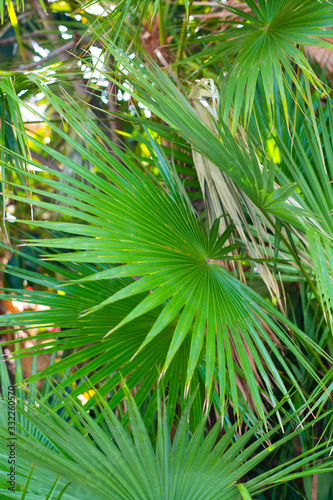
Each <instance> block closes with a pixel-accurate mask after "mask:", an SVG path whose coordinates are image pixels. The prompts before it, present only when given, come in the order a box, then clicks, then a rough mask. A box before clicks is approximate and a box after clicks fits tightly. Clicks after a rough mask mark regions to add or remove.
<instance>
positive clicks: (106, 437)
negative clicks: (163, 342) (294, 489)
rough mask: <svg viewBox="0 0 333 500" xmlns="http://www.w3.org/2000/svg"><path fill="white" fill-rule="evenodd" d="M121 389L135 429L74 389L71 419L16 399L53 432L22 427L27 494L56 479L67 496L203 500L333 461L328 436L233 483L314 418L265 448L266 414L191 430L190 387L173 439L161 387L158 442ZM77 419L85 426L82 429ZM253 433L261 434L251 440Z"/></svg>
mask: <svg viewBox="0 0 333 500" xmlns="http://www.w3.org/2000/svg"><path fill="white" fill-rule="evenodd" d="M124 391H125V395H126V402H127V405H128V411H129V418H130V420H129V421H130V425H131V431H130V432H129V431H128V429H127V428H126V427H124V426H123V425H121V423H120V422H119V420H118V419H117V417H116V415H115V413H114V412H113V411H112V410H110V408H109V406H108V405H107V404H106V403H105V401H104V400H103V399H102V398H100V399H99V405H100V409H101V411H102V414H103V417H104V421H105V423H106V424H107V427H105V428H104V429H102V427H101V425H99V424H97V423H96V421H95V420H94V418H93V417H92V416H91V415H89V413H87V412H85V411H84V410H83V409H82V407H81V405H80V404H79V403H77V402H76V401H75V400H74V399H73V398H72V397H70V396H67V397H66V398H65V401H64V405H65V406H68V407H70V408H71V411H72V412H74V415H73V419H72V421H71V422H66V421H65V420H64V419H62V418H61V417H59V415H58V414H57V413H56V412H55V411H54V410H53V409H52V408H50V407H49V405H47V404H43V403H41V402H40V401H38V403H39V405H38V406H36V405H28V406H27V405H26V404H25V403H24V401H22V402H18V405H17V411H18V413H24V414H25V415H26V419H27V421H28V422H29V423H30V424H31V425H33V426H37V427H38V429H39V430H40V432H41V433H42V434H44V435H45V436H47V437H48V443H45V444H41V443H40V442H39V441H38V440H37V439H36V438H35V437H34V436H33V435H31V434H30V433H29V431H26V432H19V433H17V441H16V449H17V456H18V460H19V467H18V473H17V482H18V485H22V486H23V484H28V485H29V488H28V492H26V494H25V497H24V498H25V500H32V499H33V500H39V499H40V500H45V498H49V497H47V494H49V490H50V487H51V485H53V487H52V489H51V491H52V490H54V491H55V494H56V495H57V494H58V495H59V496H58V498H62V499H63V500H69V499H71V500H75V499H80V500H85V499H88V498H94V499H96V500H103V499H105V500H106V499H107V500H113V499H125V500H133V499H134V498H135V499H136V500H139V499H142V500H147V499H151V500H171V499H173V500H175V499H176V498H182V499H184V500H187V499H188V500H190V499H191V500H201V499H202V498H203V497H204V498H205V499H207V500H218V499H221V500H240V499H241V498H242V497H243V498H244V494H245V492H247V494H248V495H253V496H254V495H256V494H258V493H260V492H262V491H264V490H266V489H267V488H269V487H271V486H272V485H274V484H279V483H280V482H284V481H288V479H289V478H291V477H305V476H308V475H311V474H314V473H319V472H326V471H328V470H329V467H330V465H331V463H332V460H331V459H328V458H327V449H326V446H327V443H320V444H318V445H317V446H316V448H315V449H310V450H308V452H307V453H305V454H303V455H301V456H300V457H297V458H296V459H293V460H290V461H288V462H286V463H284V464H283V465H279V466H277V467H273V468H272V469H271V470H270V471H269V473H263V474H259V475H258V476H257V477H256V478H255V479H251V480H247V481H246V482H245V483H244V485H242V484H240V483H239V484H237V485H236V483H238V482H239V481H241V480H242V478H243V477H244V476H245V475H246V474H248V473H249V472H250V471H251V470H252V469H253V468H254V467H255V466H257V465H258V464H260V463H261V462H263V461H264V460H267V459H268V457H269V456H270V455H271V454H272V452H273V451H274V450H276V449H278V448H279V447H282V446H284V445H285V444H286V443H287V442H288V441H289V440H290V439H292V438H293V437H296V436H299V435H301V433H302V432H304V431H306V429H307V428H308V427H309V426H310V425H311V426H312V425H313V423H312V422H311V423H308V424H306V425H305V426H304V428H303V429H302V427H298V428H297V429H296V430H294V431H293V432H291V433H290V434H289V435H288V436H284V437H282V438H280V439H277V440H275V442H274V444H270V445H269V446H266V447H265V448H263V447H262V445H265V444H266V443H271V439H272V438H273V437H274V435H275V433H276V432H277V431H278V430H279V425H278V426H276V427H273V429H272V430H271V431H270V432H268V433H264V432H263V431H262V425H263V422H262V421H261V422H258V424H256V425H255V426H254V427H253V428H251V429H250V430H248V431H247V432H246V433H245V434H244V435H243V436H242V437H240V438H239V439H238V440H236V441H234V436H235V426H232V427H230V428H229V430H228V431H227V432H226V433H224V435H223V436H222V438H221V439H220V440H219V441H218V442H217V439H218V435H219V431H220V422H217V423H216V424H215V426H214V427H213V428H212V430H211V431H210V432H209V433H208V434H207V435H206V436H205V425H206V419H207V415H205V416H204V417H203V419H202V420H201V422H200V424H199V425H198V427H197V428H196V430H195V432H194V433H193V434H192V435H190V434H189V426H188V418H189V413H190V409H191V405H192V404H193V400H194V397H195V395H194V394H193V395H192V396H191V397H190V399H189V401H188V403H187V405H186V407H185V408H184V411H183V413H182V416H181V419H180V421H179V423H178V426H177V429H176V433H175V436H174V438H173V441H172V442H171V437H170V432H169V424H168V417H167V411H166V410H165V401H164V405H163V407H164V410H162V402H161V398H160V394H159V396H158V401H157V404H156V407H157V411H158V423H157V436H156V442H154V441H152V440H151V439H150V437H149V435H148V433H147V429H146V426H145V423H144V420H143V418H142V415H141V413H140V411H139V409H138V407H137V405H136V404H135V402H134V399H133V397H132V395H131V393H130V391H129V390H128V389H127V387H126V386H125V387H124ZM36 402H37V400H36ZM270 416H272V413H271V414H270ZM323 416H325V415H323ZM294 419H295V415H294V414H292V415H290V416H289V417H288V418H286V419H285V424H287V423H288V422H291V423H292V422H293V421H294ZM79 424H80V426H82V431H79V430H78V429H79V428H80V427H79ZM255 435H256V436H257V439H254V440H253V439H252V438H253V437H254V436H255ZM7 442H8V433H7V429H6V428H5V427H4V426H3V425H1V426H0V443H1V446H3V447H5V446H6V444H7ZM51 443H52V445H51ZM50 445H51V446H50ZM3 449H4V448H3ZM5 460H6V457H5V455H4V454H0V462H1V464H2V465H4V466H5ZM311 460H314V461H318V460H321V464H320V465H317V466H312V467H308V465H309V464H310V463H311ZM32 462H35V463H36V465H35V468H34V469H33V468H32V469H31V463H32ZM301 467H304V470H301ZM305 467H307V468H305ZM0 481H1V483H0V484H1V489H0V492H1V494H2V497H3V498H19V496H18V494H16V493H11V492H9V491H8V489H6V487H5V484H4V482H5V478H4V476H2V478H1V480H0ZM68 483H70V484H68ZM64 485H65V486H66V487H64ZM245 498H246V497H245ZM247 498H248V497H247Z"/></svg>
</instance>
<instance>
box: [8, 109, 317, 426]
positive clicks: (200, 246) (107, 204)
mask: <svg viewBox="0 0 333 500" xmlns="http://www.w3.org/2000/svg"><path fill="white" fill-rule="evenodd" d="M55 103H56V104H57V105H58V108H59V111H61V112H62V109H64V108H65V109H66V114H65V116H66V118H67V119H68V120H70V122H71V124H72V125H73V127H74V128H77V130H80V134H81V136H82V137H84V138H85V140H86V141H87V143H88V144H89V145H90V148H89V150H88V149H86V148H84V147H83V146H82V144H79V143H75V142H74V141H73V140H71V139H68V140H71V141H72V143H73V145H74V146H75V147H76V149H77V151H78V152H80V154H82V155H83V156H84V157H85V158H87V159H88V160H89V161H90V162H91V163H92V164H93V165H95V167H96V169H98V170H99V171H100V172H101V173H103V174H104V176H105V177H106V179H107V180H105V179H103V178H102V177H101V176H98V175H96V174H94V173H92V172H89V171H87V170H85V169H84V168H83V167H82V166H81V165H78V164H76V163H74V162H73V161H72V160H70V159H68V158H66V157H64V156H63V155H61V154H60V153H58V152H56V151H54V150H52V149H51V148H49V147H48V146H46V145H45V144H39V143H38V144H39V145H40V147H41V148H42V149H44V151H46V152H47V153H49V154H50V155H51V156H53V157H54V158H55V159H57V160H59V161H61V163H63V164H65V165H67V166H68V167H69V168H71V169H73V170H74V171H75V172H77V173H79V174H80V175H81V176H82V178H83V179H86V180H87V181H89V182H91V183H92V184H94V185H95V186H96V187H97V188H98V189H95V188H93V187H91V186H89V185H87V184H86V183H85V184H84V183H83V182H81V181H78V180H73V179H72V178H68V176H65V175H64V174H62V173H61V172H56V173H55V176H57V177H58V178H59V179H60V180H61V179H65V180H66V181H68V182H69V185H68V186H66V185H64V184H63V183H60V182H59V181H55V180H51V179H47V178H44V177H43V176H40V182H41V183H44V184H45V185H49V186H51V187H53V188H56V192H63V193H64V194H65V195H66V194H67V195H69V194H70V196H71V197H72V198H71V199H69V198H68V196H63V195H59V194H56V192H51V191H50V192H48V197H49V199H51V200H54V201H56V202H60V203H61V204H57V205H55V204H54V203H50V202H45V201H40V200H39V199H31V200H29V203H30V204H32V206H36V207H40V208H42V209H46V210H54V211H56V212H58V213H61V214H63V215H65V216H70V217H73V218H74V220H76V221H78V222H37V221H29V222H27V221H21V222H24V223H28V224H29V225H32V226H35V227H41V228H42V227H43V228H49V229H53V230H58V231H64V232H67V233H69V234H71V235H73V234H76V235H77V237H75V238H73V237H70V238H62V239H57V238H54V239H51V240H44V242H43V244H44V245H45V246H47V247H49V248H58V249H61V248H65V249H66V250H72V251H71V252H70V253H68V252H67V253H64V254H57V255H56V256H54V255H51V256H49V258H50V259H51V260H56V261H58V262H60V263H61V262H76V263H89V264H91V263H93V264H96V263H98V264H105V263H107V264H109V265H111V266H114V267H110V268H109V269H107V270H105V271H102V272H98V273H93V274H91V276H89V277H86V278H84V279H80V278H81V277H80V276H76V277H77V279H78V280H80V282H81V283H88V282H92V283H94V286H95V287H97V289H100V293H103V291H102V290H103V288H104V289H105V287H106V289H109V286H110V285H112V286H114V285H113V284H114V283H119V279H120V278H122V279H123V278H129V277H132V276H136V277H138V279H136V280H134V281H132V282H129V283H128V284H127V285H125V286H121V287H120V289H119V288H118V290H115V289H114V291H112V292H111V293H110V292H107V293H106V294H107V295H109V296H108V297H107V298H106V299H104V300H100V301H98V296H97V300H95V305H92V306H90V307H88V309H87V308H86V309H84V306H83V304H82V303H81V315H82V313H83V314H88V315H90V316H91V315H92V314H94V315H97V316H98V315H101V314H102V315H103V316H104V318H105V319H104V321H105V322H106V324H108V323H109V324H108V327H107V329H106V330H105V335H107V338H111V339H114V338H115V337H114V335H115V333H116V332H117V331H118V330H120V329H121V328H122V327H125V326H128V328H130V329H132V328H133V326H132V325H135V324H139V323H138V321H139V318H141V319H142V321H143V322H142V323H141V324H142V325H143V329H145V333H144V337H141V338H139V337H138V336H137V337H136V341H137V342H136V347H135V352H132V356H134V354H135V355H136V356H139V355H141V357H142V355H143V353H144V351H143V349H145V348H148V349H149V346H150V344H151V342H152V341H154V340H156V341H157V342H160V341H162V342H163V343H164V348H163V350H164V354H165V358H164V362H163V365H162V366H161V369H162V374H164V373H166V372H167V370H169V369H170V367H171V363H172V361H173V360H174V358H175V356H176V354H177V353H178V352H179V350H180V348H181V346H182V344H183V343H184V342H185V340H186V341H190V344H191V347H190V354H189V358H188V369H187V375H186V384H185V385H186V390H188V387H189V384H190V382H191V380H192V377H193V373H194V370H195V367H196V366H197V364H198V362H199V358H200V356H203V357H204V359H205V377H206V380H205V386H206V398H207V400H209V399H210V396H211V392H212V387H213V380H214V378H215V369H216V368H217V369H218V373H219V377H220V398H221V401H222V404H223V405H224V401H225V394H226V390H227V389H226V380H228V386H229V387H230V391H231V400H232V403H233V405H234V408H235V411H236V412H237V413H238V412H239V407H238V396H237V385H236V374H235V368H234V360H233V356H232V344H233V345H234V346H235V349H236V351H237V353H238V356H239V359H240V366H241V374H242V377H244V379H245V380H246V381H247V384H248V390H249V393H250V394H251V397H252V398H253V400H254V402H255V405H256V408H257V410H258V413H259V415H260V416H262V417H263V416H264V408H263V403H262V395H261V393H260V390H259V388H258V384H257V381H256V379H255V376H254V371H253V367H252V366H251V363H250V361H249V357H248V354H247V351H246V349H245V348H244V344H245V345H246V346H247V349H248V350H249V351H250V352H251V354H252V357H253V363H254V365H255V367H256V370H257V371H258V373H259V374H260V375H261V377H262V379H263V384H264V388H265V391H267V394H268V395H269V398H270V399H271V400H272V401H275V397H274V395H273V393H272V383H271V381H270V378H269V377H268V376H267V375H266V372H267V371H268V372H269V373H270V377H271V378H272V379H274V381H275V383H276V385H277V386H278V388H279V390H280V391H281V392H282V393H283V394H286V393H287V389H286V386H285V383H284V382H283V380H282V377H281V375H280V373H279V371H278V370H277V368H276V362H278V363H279V365H280V366H281V367H282V369H283V371H284V372H285V373H286V374H287V376H288V377H289V378H290V380H291V381H292V382H293V383H295V384H296V379H295V376H294V374H293V373H292V371H291V370H290V367H289V366H288V363H286V361H285V359H284V357H283V356H282V355H281V352H280V351H279V350H278V348H277V346H276V345H275V343H274V342H273V341H272V340H271V337H270V336H269V335H268V333H267V331H266V329H265V328H264V327H263V325H267V327H269V328H270V329H271V330H272V332H273V333H274V334H275V335H276V337H277V338H278V339H279V341H280V342H281V343H283V344H284V345H285V346H286V347H287V348H288V349H289V350H290V352H291V353H292V354H293V356H296V358H297V359H299V360H302V363H303V364H304V367H306V369H307V370H308V372H309V374H311V375H312V376H313V377H315V378H316V379H317V380H319V379H318V376H317V374H316V373H315V372H314V371H313V370H312V368H311V365H310V363H309V362H308V361H307V360H306V359H305V357H304V356H303V355H302V353H301V351H300V350H299V349H298V347H296V346H295V345H294V343H293V342H292V340H291V339H290V337H289V335H288V334H287V333H286V331H285V329H284V328H283V327H281V325H279V323H278V322H277V321H276V320H278V321H281V322H282V323H285V324H286V325H288V327H289V328H291V329H292V331H293V332H294V333H295V334H296V335H297V336H298V337H299V339H300V341H301V342H305V343H308V342H309V340H308V339H307V338H306V336H305V335H304V334H303V333H302V332H301V331H299V330H298V329H296V328H295V327H294V325H293V324H292V323H290V322H289V321H288V320H287V319H286V318H284V317H283V316H282V315H281V314H279V313H278V312H277V311H276V310H275V309H274V308H273V307H272V306H271V305H270V304H269V303H268V302H267V301H265V300H264V299H262V298H261V297H260V296H259V295H257V294H256V293H255V292H254V291H252V290H251V289H250V288H248V287H246V286H245V285H244V284H242V283H241V282H240V281H239V280H237V279H236V278H234V277H233V276H232V275H231V274H230V273H229V272H228V271H226V270H225V269H224V268H223V267H222V266H220V265H219V264H218V262H217V261H223V260H227V259H228V257H227V254H228V253H229V249H228V247H222V245H223V243H224V242H223V241H220V243H218V240H216V242H215V241H211V239H210V238H209V237H208V236H207V234H206V233H205V231H204V230H203V227H202V226H201V225H200V224H199V223H198V221H197V220H196V218H195V216H194V214H193V210H192V209H191V208H190V204H189V202H188V200H186V198H184V197H185V194H184V193H182V194H181V193H180V194H177V189H176V188H175V186H173V183H174V182H175V181H173V178H172V177H170V181H169V186H170V189H169V192H168V191H167V190H165V189H163V187H161V186H160V185H159V184H158V183H157V182H156V180H155V179H154V178H153V177H152V176H151V175H150V174H148V173H144V172H143V171H142V170H141V169H139V168H138V167H136V166H135V165H134V164H131V165H130V169H131V170H129V169H127V168H125V167H124V166H123V165H122V164H121V163H119V162H118V161H117V160H115V158H114V156H113V155H112V154H110V153H109V152H108V151H107V150H106V149H104V148H103V147H102V146H101V144H100V143H99V142H97V141H96V140H95V139H94V138H93V137H91V136H90V135H89V134H87V133H86V132H85V131H84V130H83V129H82V123H81V122H80V119H78V118H77V114H78V113H79V110H78V109H77V108H76V109H74V108H72V107H71V106H69V105H67V104H66V103H65V102H64V101H61V104H60V101H57V100H55ZM79 116H80V115H79ZM50 126H52V127H53V128H54V130H56V131H57V132H58V133H59V134H60V135H62V136H63V137H64V138H66V134H64V133H63V132H62V131H61V130H60V129H57V127H56V126H55V125H54V124H51V123H50ZM94 127H96V125H94V124H92V129H93V128H94ZM213 137H214V136H213ZM31 140H32V141H35V139H31ZM111 144H112V143H110V145H111ZM8 168H9V167H8ZM11 168H13V167H11ZM42 169H43V170H44V171H48V169H47V168H46V167H42ZM32 175H33V174H29V173H27V177H29V176H32ZM38 178H39V174H37V175H34V179H36V180H37V179H38ZM21 189H22V191H23V193H22V194H24V191H25V188H24V187H23V186H21ZM29 189H30V188H29ZM26 191H28V188H27V189H26ZM31 191H32V192H35V193H37V194H40V195H42V194H43V192H42V191H40V190H38V189H36V188H31ZM12 198H13V199H15V200H17V201H19V202H27V201H28V200H27V198H26V197H25V196H16V195H12ZM215 238H216V236H215ZM31 243H32V244H34V245H36V244H39V245H40V242H36V241H32V242H31ZM215 243H216V244H215ZM119 264H121V266H119ZM35 279H38V277H35ZM101 280H102V281H101ZM41 281H42V280H41ZM99 281H101V283H97V282H99ZM71 286H72V285H71ZM75 286H78V287H80V285H75ZM64 290H68V292H69V291H70V290H71V288H70V287H66V288H65V289H64ZM132 297H135V298H136V301H137V302H136V304H135V305H134V304H133V302H132V305H131V306H130V307H127V308H122V307H123V305H124V304H126V301H127V300H129V299H132ZM96 302H97V303H96ZM130 303H131V302H130ZM116 304H119V305H118V306H117V308H118V307H120V308H122V309H121V310H122V316H121V318H120V317H119V314H115V315H114V316H113V317H112V316H111V317H110V314H109V312H108V310H107V309H106V307H110V306H112V307H113V306H114V305H116ZM116 310H117V309H115V311H116ZM118 310H119V309H118ZM76 311H77V309H76ZM47 313H48V314H49V316H50V319H51V318H52V314H53V312H52V310H51V311H48V312H47ZM156 313H157V318H156ZM76 314H77V315H78V314H79V312H78V311H77V312H76ZM149 314H153V315H154V317H155V318H156V319H155V320H154V322H153V324H149V325H148V324H147V323H146V327H145V326H144V324H145V323H144V319H143V317H144V315H149ZM84 317H86V316H84ZM88 317H89V316H88ZM108 318H110V319H108ZM36 319H37V317H36V318H33V316H32V317H31V321H36ZM59 319H60V321H61V318H60V316H59V315H58V317H56V318H55V319H54V321H53V322H54V323H56V322H57V321H59ZM16 321H17V320H16ZM8 322H15V318H8V317H7V318H6V317H5V318H3V319H2V323H1V324H8ZM171 324H173V325H174V327H173V328H172V333H171V336H170V337H167V336H166V335H165V334H164V333H163V330H164V329H165V328H166V327H168V325H171ZM133 340H134V339H133ZM203 346H204V348H203ZM312 347H313V349H315V350H317V351H318V350H319V352H321V351H320V349H319V348H318V347H317V346H316V345H315V344H313V346H312ZM150 348H151V349H150V352H152V351H153V348H152V346H150ZM94 349H95V350H96V349H97V350H99V353H100V354H101V353H102V352H103V349H104V346H103V344H100V345H98V346H96V347H95V348H94ZM155 350H156V349H155ZM91 354H92V353H91ZM96 354H97V351H96ZM321 354H322V353H321ZM272 355H273V358H274V361H273V358H272ZM323 355H325V354H323ZM103 356H104V358H103V359H105V361H106V359H107V356H108V355H107V354H106V353H105V352H104V353H103V354H102V357H103ZM134 359H135V358H134ZM139 359H141V358H138V359H137V360H136V363H137V364H139V363H140V362H139ZM104 373H105V371H104ZM109 373H110V372H109Z"/></svg>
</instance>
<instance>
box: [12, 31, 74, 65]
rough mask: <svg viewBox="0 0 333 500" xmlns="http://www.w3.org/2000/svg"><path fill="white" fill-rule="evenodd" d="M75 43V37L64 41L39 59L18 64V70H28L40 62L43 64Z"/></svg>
mask: <svg viewBox="0 0 333 500" xmlns="http://www.w3.org/2000/svg"><path fill="white" fill-rule="evenodd" d="M76 44H77V40H76V38H75V39H74V38H73V39H72V40H70V41H69V42H67V43H65V45H62V46H61V47H57V48H56V49H54V51H53V52H50V54H48V55H47V56H45V57H43V58H42V59H40V60H39V61H34V62H32V63H30V64H24V65H23V64H22V65H21V66H20V70H21V71H28V70H31V69H34V68H36V67H37V66H39V65H41V64H44V63H45V62H47V61H49V60H50V59H53V58H54V57H57V56H59V55H60V54H62V53H64V52H68V51H69V50H70V49H72V48H73V47H74V46H75V45H76Z"/></svg>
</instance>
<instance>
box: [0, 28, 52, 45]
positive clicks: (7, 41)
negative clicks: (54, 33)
mask: <svg viewBox="0 0 333 500" xmlns="http://www.w3.org/2000/svg"><path fill="white" fill-rule="evenodd" d="M40 36H45V33H44V32H43V31H34V32H33V33H24V34H23V35H21V39H22V40H25V39H26V38H28V39H30V40H31V39H33V38H35V37H36V38H37V37H40ZM16 41H17V38H16V36H10V37H8V38H2V39H1V40H0V46H3V45H10V44H11V43H15V42H16Z"/></svg>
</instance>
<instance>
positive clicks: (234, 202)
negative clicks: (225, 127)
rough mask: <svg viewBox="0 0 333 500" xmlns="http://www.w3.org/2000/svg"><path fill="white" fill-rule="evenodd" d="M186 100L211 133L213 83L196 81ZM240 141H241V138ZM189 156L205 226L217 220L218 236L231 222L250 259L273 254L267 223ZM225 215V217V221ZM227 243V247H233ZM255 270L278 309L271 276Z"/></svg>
mask: <svg viewBox="0 0 333 500" xmlns="http://www.w3.org/2000/svg"><path fill="white" fill-rule="evenodd" d="M190 99H191V103H192V106H193V107H194V109H195V110H196V112H197V114H198V115H199V116H200V118H201V120H202V122H203V123H204V124H205V125H206V126H207V127H208V128H209V129H210V130H211V131H212V132H213V133H215V131H216V129H215V124H214V121H218V114H217V109H218V106H219V93H218V90H217V88H216V86H215V83H214V81H213V80H212V79H202V80H200V81H198V82H197V83H196V84H195V85H193V87H192V89H191V92H190ZM240 133H241V130H240ZM242 135H243V134H242ZM242 140H243V141H244V137H242ZM192 154H193V160H194V165H195V168H196V171H197V173H198V179H199V182H200V186H201V189H202V192H203V198H204V202H205V208H206V214H207V221H208V224H209V226H211V225H212V224H213V222H214V221H215V220H216V219H217V218H219V217H221V219H220V232H221V233H222V232H223V231H224V230H225V229H226V227H227V225H228V223H229V222H231V221H232V222H233V223H234V225H235V228H236V231H237V234H238V236H239V238H240V239H241V240H242V242H243V244H244V246H245V248H246V250H247V252H248V255H249V256H250V257H251V258H252V259H260V260H261V259H267V258H268V257H269V256H272V255H273V250H272V248H271V245H270V243H269V238H268V237H267V232H268V231H269V230H270V229H272V228H271V226H270V224H269V222H268V220H267V219H266V218H265V217H264V215H263V214H262V213H261V212H260V211H259V210H258V208H257V207H256V206H255V205H254V203H253V202H252V201H251V200H250V199H249V198H248V197H247V196H246V195H245V194H244V193H243V192H242V191H241V190H240V189H239V188H238V186H237V185H236V184H235V182H234V181H233V180H232V179H231V178H230V177H228V176H227V175H226V174H224V173H223V172H222V171H221V170H220V169H219V168H217V167H216V165H214V164H213V163H211V162H210V161H209V160H208V159H207V158H205V157H204V156H202V155H201V154H199V153H198V152H196V151H193V153H192ZM245 211H246V212H247V214H248V216H249V218H250V220H251V224H252V225H253V227H254V228H255V232H256V233H257V234H256V236H255V235H254V234H253V231H252V230H251V228H250V225H249V223H248V222H247V219H246V215H245ZM226 215H227V217H225V216H226ZM228 219H229V220H228ZM231 239H232V236H231V237H230V240H231ZM230 240H229V241H228V242H227V244H231V243H233V241H230ZM231 265H232V266H233V267H231V269H235V263H233V262H232V263H231ZM255 269H256V271H257V272H258V273H259V274H260V276H261V277H262V279H263V281H264V283H265V284H266V286H267V288H268V290H269V292H270V294H271V295H272V296H273V297H275V298H276V299H277V300H278V303H279V305H280V307H281V308H282V302H281V294H280V290H279V286H278V283H277V281H276V278H275V276H274V274H273V273H272V272H271V271H270V270H269V268H268V266H267V265H266V264H262V263H261V264H257V265H256V268H255ZM239 271H240V274H241V276H242V275H243V273H242V267H241V266H239ZM243 276H244V275H243Z"/></svg>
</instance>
